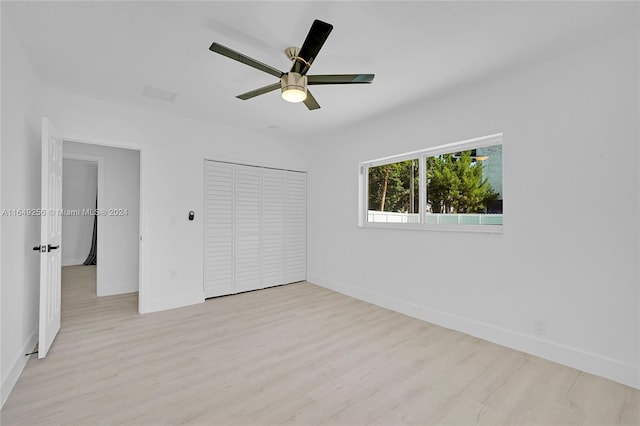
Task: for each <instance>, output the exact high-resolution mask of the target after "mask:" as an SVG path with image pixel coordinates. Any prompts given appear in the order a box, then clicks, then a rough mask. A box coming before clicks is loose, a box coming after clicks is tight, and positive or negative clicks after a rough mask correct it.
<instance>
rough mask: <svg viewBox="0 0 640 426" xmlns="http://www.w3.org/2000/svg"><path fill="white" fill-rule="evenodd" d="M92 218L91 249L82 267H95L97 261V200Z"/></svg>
mask: <svg viewBox="0 0 640 426" xmlns="http://www.w3.org/2000/svg"><path fill="white" fill-rule="evenodd" d="M95 213H96V214H95V215H94V216H93V236H92V237H91V249H90V250H89V255H88V256H87V259H86V260H85V261H84V263H83V265H95V264H96V260H97V251H98V247H97V241H98V199H97V198H96V211H95Z"/></svg>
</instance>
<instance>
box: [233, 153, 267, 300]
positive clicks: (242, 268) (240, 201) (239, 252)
mask: <svg viewBox="0 0 640 426" xmlns="http://www.w3.org/2000/svg"><path fill="white" fill-rule="evenodd" d="M261 174H262V169H261V168H260V167H252V166H242V165H239V164H236V179H235V183H236V186H235V265H234V269H235V292H236V293H238V292H241V291H249V290H256V289H259V288H262V279H261V278H262V277H261V275H262V274H261V264H260V257H261V256H260V238H261V236H260V231H261V219H260V214H261V211H260V204H261V198H262V189H261V184H260V182H261Z"/></svg>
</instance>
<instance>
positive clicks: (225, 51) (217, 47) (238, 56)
mask: <svg viewBox="0 0 640 426" xmlns="http://www.w3.org/2000/svg"><path fill="white" fill-rule="evenodd" d="M209 50H211V51H212V52H216V53H219V54H221V55H223V56H226V57H227V58H231V59H233V60H234V61H238V62H242V63H243V64H246V65H249V66H250V67H253V68H256V69H259V70H260V71H264V72H266V73H267V74H271V75H273V76H275V77H278V78H280V77H282V75H283V74H284V73H283V72H282V71H280V70H278V69H275V68H273V67H272V66H269V65H267V64H263V63H262V62H260V61H256V60H255V59H253V58H250V57H248V56H245V55H243V54H242V53H238V52H236V51H235V50H232V49H229V48H228V47H225V46H223V45H221V44H218V43H213V44H212V45H211V47H209Z"/></svg>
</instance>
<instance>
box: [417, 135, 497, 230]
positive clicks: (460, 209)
mask: <svg viewBox="0 0 640 426" xmlns="http://www.w3.org/2000/svg"><path fill="white" fill-rule="evenodd" d="M426 162H427V163H426V169H427V200H426V202H427V205H426V209H425V222H426V223H433V224H437V223H441V224H467V225H502V201H503V197H502V145H492V146H488V147H484V148H476V149H469V150H466V151H460V152H451V153H447V154H442V155H436V156H433V157H427V159H426Z"/></svg>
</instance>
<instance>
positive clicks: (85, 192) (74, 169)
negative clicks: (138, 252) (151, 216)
mask: <svg viewBox="0 0 640 426" xmlns="http://www.w3.org/2000/svg"><path fill="white" fill-rule="evenodd" d="M97 172H98V169H97V164H96V163H92V162H89V161H83V160H71V159H65V160H64V166H63V167H62V209H63V210H65V211H69V212H79V214H66V215H64V216H62V244H61V247H60V248H61V249H62V266H70V265H82V263H83V262H84V261H85V260H86V258H87V255H88V254H89V251H90V250H91V240H92V237H93V223H94V216H91V215H89V214H86V213H85V212H86V211H88V210H93V209H95V207H96V197H97V188H98V173H97ZM83 213H84V214H83ZM136 237H137V232H136ZM136 240H137V238H136ZM137 269H138V268H137V262H136V271H137ZM135 278H136V284H137V280H138V277H137V274H136V277H135ZM136 290H137V289H136Z"/></svg>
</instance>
